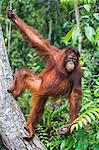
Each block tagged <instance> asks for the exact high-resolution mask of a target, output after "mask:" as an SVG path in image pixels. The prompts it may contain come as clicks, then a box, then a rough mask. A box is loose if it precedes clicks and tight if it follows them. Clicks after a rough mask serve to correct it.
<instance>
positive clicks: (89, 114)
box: [70, 105, 99, 133]
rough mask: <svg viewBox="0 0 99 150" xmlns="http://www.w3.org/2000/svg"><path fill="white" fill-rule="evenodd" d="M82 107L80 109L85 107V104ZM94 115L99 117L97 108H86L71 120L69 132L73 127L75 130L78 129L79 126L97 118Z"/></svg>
mask: <svg viewBox="0 0 99 150" xmlns="http://www.w3.org/2000/svg"><path fill="white" fill-rule="evenodd" d="M83 107H84V108H83ZM83 107H82V109H85V107H86V105H85V106H83ZM96 117H97V118H98V119H99V108H91V109H90V110H87V111H86V112H84V113H83V114H81V115H80V116H79V117H78V118H77V119H75V120H74V121H73V123H72V126H71V129H70V132H71V133H72V132H73V131H74V129H75V128H76V131H78V128H79V127H80V128H82V127H83V126H84V125H87V124H88V123H91V122H92V121H94V120H95V119H97V118H96Z"/></svg>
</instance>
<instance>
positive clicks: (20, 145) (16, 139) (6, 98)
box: [0, 26, 46, 150]
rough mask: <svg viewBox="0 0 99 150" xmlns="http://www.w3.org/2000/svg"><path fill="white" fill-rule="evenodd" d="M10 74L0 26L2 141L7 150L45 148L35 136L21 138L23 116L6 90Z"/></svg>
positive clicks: (0, 117)
mask: <svg viewBox="0 0 99 150" xmlns="http://www.w3.org/2000/svg"><path fill="white" fill-rule="evenodd" d="M11 75H12V73H11V68H10V65H9V61H8V57H7V54H6V49H5V44H4V39H3V34H2V30H1V26H0V135H1V137H2V141H3V143H4V145H5V146H6V147H7V148H8V149H9V150H46V148H45V147H44V145H43V144H42V143H41V142H40V141H39V139H38V137H37V136H35V137H34V138H33V140H31V141H30V142H28V141H26V140H24V139H23V137H25V136H26V135H27V134H28V133H27V132H26V131H25V129H24V127H25V119H24V116H23V114H22V112H21V110H20V108H19V107H18V105H17V104H16V101H15V100H14V98H13V97H12V96H11V94H9V93H8V92H7V89H8V88H9V85H10V81H11V79H12V78H11ZM0 149H3V148H0Z"/></svg>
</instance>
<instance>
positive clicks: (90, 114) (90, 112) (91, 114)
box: [87, 112, 95, 120]
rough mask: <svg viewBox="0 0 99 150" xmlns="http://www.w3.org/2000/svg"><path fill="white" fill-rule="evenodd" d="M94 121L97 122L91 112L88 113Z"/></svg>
mask: <svg viewBox="0 0 99 150" xmlns="http://www.w3.org/2000/svg"><path fill="white" fill-rule="evenodd" d="M87 114H88V115H89V116H90V117H91V118H92V119H93V120H95V116H94V115H93V114H92V113H91V112H88V113H87Z"/></svg>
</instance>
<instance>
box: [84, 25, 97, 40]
mask: <svg viewBox="0 0 99 150" xmlns="http://www.w3.org/2000/svg"><path fill="white" fill-rule="evenodd" d="M85 35H86V37H87V39H88V40H89V41H90V42H91V43H94V42H95V35H96V32H95V30H94V28H93V27H91V26H89V25H87V26H85Z"/></svg>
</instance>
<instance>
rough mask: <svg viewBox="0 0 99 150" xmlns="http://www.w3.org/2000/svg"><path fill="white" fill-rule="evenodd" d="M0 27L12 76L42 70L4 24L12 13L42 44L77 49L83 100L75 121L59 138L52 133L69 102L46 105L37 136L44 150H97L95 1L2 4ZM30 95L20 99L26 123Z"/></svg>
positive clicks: (98, 14) (98, 27) (98, 33)
mask: <svg viewBox="0 0 99 150" xmlns="http://www.w3.org/2000/svg"><path fill="white" fill-rule="evenodd" d="M0 6H2V7H1V8H0V9H1V13H0V22H1V25H2V28H3V33H4V37H5V44H6V47H7V53H8V56H9V61H10V64H11V67H12V70H15V69H17V68H20V67H24V66H25V67H29V68H31V69H33V70H35V72H36V73H39V72H40V71H41V70H42V69H43V68H44V64H43V62H42V60H40V58H39V57H38V56H37V54H36V51H35V50H33V49H32V48H31V46H30V45H29V43H28V42H27V41H26V40H24V39H23V38H22V36H21V35H20V33H19V31H18V30H17V29H16V28H15V27H14V26H12V25H11V22H10V21H9V20H8V18H7V15H6V14H7V10H9V8H10V9H13V10H14V11H15V12H16V13H17V14H18V15H19V16H20V17H21V18H22V19H23V20H24V21H25V22H26V23H27V24H29V25H31V26H33V27H34V28H36V29H38V30H39V32H40V33H41V34H43V35H44V38H48V39H49V41H50V43H51V44H53V45H55V46H57V47H59V48H64V47H76V48H77V47H78V48H80V52H81V58H80V62H81V65H82V69H83V79H82V85H83V98H82V108H81V111H80V113H79V118H78V119H77V120H75V122H74V124H73V126H72V128H71V131H70V132H71V134H70V133H69V134H67V135H66V136H63V137H61V136H59V135H57V134H56V130H57V128H59V127H60V126H62V125H64V124H65V122H66V123H68V121H69V117H68V110H69V106H68V100H66V97H60V98H59V99H58V100H57V101H53V102H52V101H50V99H51V98H49V101H48V102H47V104H46V107H45V111H44V115H43V116H42V118H41V120H40V121H39V123H38V125H37V128H36V133H37V134H38V136H39V138H40V140H41V141H42V142H43V143H44V144H45V146H46V147H47V148H48V149H49V150H52V149H54V150H71V149H74V150H87V149H88V150H91V149H92V150H98V149H99V130H98V126H99V121H98V117H99V115H98V113H99V1H98V0H79V1H77V0H74V1H73V0H61V1H59V0H9V1H6V0H2V1H0ZM30 96H31V94H30V93H29V92H28V91H26V92H25V93H24V94H23V95H22V96H21V97H20V98H19V102H18V104H19V105H20V107H21V109H22V111H23V113H24V115H25V117H26V118H27V117H28V114H29V110H30V106H29V98H30Z"/></svg>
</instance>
